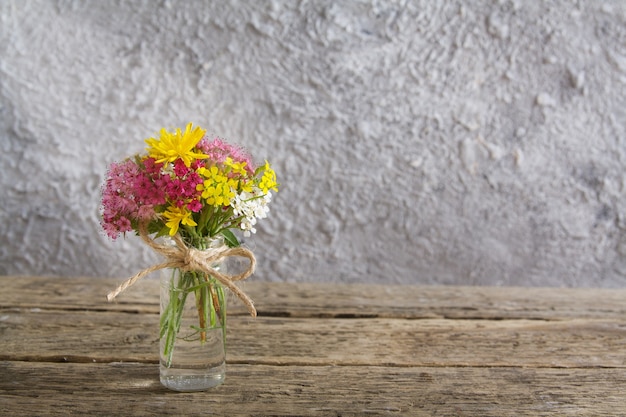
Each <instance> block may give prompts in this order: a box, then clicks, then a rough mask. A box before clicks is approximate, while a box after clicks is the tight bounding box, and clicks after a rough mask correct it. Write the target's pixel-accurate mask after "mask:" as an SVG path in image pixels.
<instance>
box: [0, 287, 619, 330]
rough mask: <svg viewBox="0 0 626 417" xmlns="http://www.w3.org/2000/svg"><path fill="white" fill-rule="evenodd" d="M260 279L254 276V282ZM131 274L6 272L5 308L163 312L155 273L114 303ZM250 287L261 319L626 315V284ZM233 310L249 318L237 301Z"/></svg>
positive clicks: (2, 300) (2, 299) (231, 306)
mask: <svg viewBox="0 0 626 417" xmlns="http://www.w3.org/2000/svg"><path fill="white" fill-rule="evenodd" d="M252 279H253V278H250V280H252ZM122 281H123V279H115V278H84V277H76V278H59V277H3V279H2V285H3V289H2V291H3V294H2V297H0V308H2V307H22V308H42V309H48V308H50V309H54V308H62V309H68V308H73V309H76V310H97V311H101V310H107V311H129V312H137V313H144V312H148V313H149V312H152V313H158V297H159V289H158V279H155V278H154V277H148V278H145V279H143V280H142V281H140V282H139V283H137V284H135V286H133V287H131V288H130V289H129V290H127V291H126V292H124V293H123V294H121V295H120V296H118V298H117V299H116V301H115V302H113V303H108V302H107V301H106V299H105V297H106V294H107V293H108V292H109V291H111V290H113V289H114V288H115V287H116V286H117V285H118V284H120V283H121V282H122ZM242 287H243V289H244V290H245V291H246V292H247V293H248V294H249V295H250V296H251V297H252V299H253V300H254V301H255V305H256V307H257V309H258V310H259V315H261V316H273V317H277V316H278V317H319V318H327V317H335V318H354V317H364V318H370V317H393V318H450V319H456V318H458V319H470V318H478V319H493V320H501V319H538V320H562V319H569V318H594V317H596V318H603V319H605V318H624V317H625V316H626V289H589V288H511V287H457V286H401V285H390V286H383V285H367V284H363V285H358V284H343V285H342V284H308V283H261V282H254V281H245V282H244V283H242ZM229 314H231V315H246V314H247V313H246V311H245V308H243V307H242V306H241V304H240V303H238V302H237V301H236V300H234V299H232V300H231V302H230V304H229Z"/></svg>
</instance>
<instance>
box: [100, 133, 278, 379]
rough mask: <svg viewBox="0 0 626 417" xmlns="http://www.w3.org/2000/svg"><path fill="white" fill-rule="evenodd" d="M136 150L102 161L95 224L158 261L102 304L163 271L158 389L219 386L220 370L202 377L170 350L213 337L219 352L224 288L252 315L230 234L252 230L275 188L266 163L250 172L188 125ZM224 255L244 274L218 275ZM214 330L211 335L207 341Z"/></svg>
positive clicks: (241, 156) (246, 159) (246, 161)
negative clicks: (105, 165)
mask: <svg viewBox="0 0 626 417" xmlns="http://www.w3.org/2000/svg"><path fill="white" fill-rule="evenodd" d="M146 143H147V145H148V147H147V148H146V151H147V153H146V154H141V155H135V156H134V157H132V158H128V159H126V160H124V161H122V162H119V163H113V164H111V166H110V168H109V171H108V175H107V178H106V182H105V185H104V187H103V190H102V209H103V210H102V211H103V212H102V222H101V223H102V226H103V228H104V230H105V232H106V234H107V235H108V236H109V237H111V238H112V239H116V238H117V237H119V236H120V235H121V234H125V233H127V232H130V231H134V232H136V233H137V234H138V235H139V236H140V237H141V238H142V239H143V240H144V242H146V243H147V244H148V245H149V246H150V247H152V248H153V249H154V250H155V251H156V252H158V253H160V254H161V255H163V256H164V257H165V261H164V262H163V263H160V264H158V265H154V266H152V267H150V268H147V269H145V270H143V271H141V272H139V273H137V274H135V275H134V276H133V277H131V278H129V279H128V280H126V281H125V282H124V283H123V284H121V285H120V286H119V287H118V288H117V289H116V290H115V291H112V292H111V293H110V294H109V295H108V296H107V298H108V299H109V301H111V300H113V299H114V298H115V297H116V296H117V295H118V294H119V293H120V292H122V291H124V290H125V289H126V288H128V287H129V286H130V285H132V284H133V283H134V282H136V281H137V280H139V279H141V278H142V277H144V276H146V275H147V274H149V273H151V272H153V271H156V270H161V269H164V270H167V271H168V274H167V275H164V279H163V281H162V288H161V319H160V332H159V336H160V341H161V343H160V346H161V347H160V349H161V382H162V383H164V385H166V386H168V387H170V388H172V389H176V390H200V389H205V388H207V387H209V386H214V385H217V384H219V383H221V382H222V381H223V379H224V372H223V369H222V370H220V371H219V372H220V373H219V375H218V376H217V377H216V376H215V375H210V372H209V371H206V372H204V371H202V369H198V368H206V367H208V368H211V367H214V365H215V361H214V360H213V361H212V362H211V361H209V362H210V363H209V362H207V361H203V360H202V359H197V360H192V359H184V358H182V359H180V360H178V359H177V355H178V354H177V351H178V350H180V354H181V355H182V354H183V353H184V352H183V351H185V349H187V348H184V347H183V344H184V343H188V342H192V343H193V348H189V349H188V350H187V351H188V352H192V353H191V354H196V355H201V353H198V352H200V351H198V350H197V349H202V348H203V346H204V345H207V344H209V342H210V341H211V340H214V339H215V340H217V342H215V341H214V344H215V343H217V344H218V345H220V344H221V348H222V349H223V346H224V343H225V330H226V298H225V291H224V287H226V288H228V289H230V290H231V291H232V292H233V293H234V294H235V295H236V296H237V297H238V298H239V299H240V300H242V301H243V302H244V304H245V305H246V307H247V308H248V310H249V312H250V314H251V315H253V316H254V315H256V310H255V308H254V305H253V304H252V301H251V300H250V298H249V297H248V296H247V295H246V294H245V293H244V292H243V291H241V290H240V289H239V288H238V287H237V286H236V285H235V281H238V280H242V279H245V278H247V277H248V276H249V275H251V274H252V273H253V272H254V268H255V265H256V261H255V258H254V254H253V253H252V252H251V251H249V250H248V249H246V248H244V247H241V246H240V243H239V240H238V238H237V236H236V235H235V233H234V232H233V231H235V230H240V231H241V232H242V233H243V234H244V236H249V235H250V233H255V232H256V229H255V225H256V222H257V219H261V218H265V217H267V213H268V211H269V204H270V202H271V198H272V191H278V183H277V182H276V174H275V173H274V170H273V169H272V168H271V166H270V164H269V162H267V161H265V163H264V164H262V165H260V166H258V167H255V165H254V164H253V162H252V160H251V158H250V156H249V155H248V154H247V153H246V152H245V151H243V150H242V149H241V148H239V147H237V146H234V145H230V144H228V143H226V142H224V141H222V140H221V139H219V138H217V139H210V138H208V137H207V136H205V130H203V129H201V128H200V127H193V125H192V124H191V123H189V124H188V125H187V126H186V128H185V130H184V131H182V130H181V129H176V130H175V131H174V132H170V131H168V130H166V129H162V130H161V132H160V135H159V137H157V138H149V139H147V140H146ZM230 256H240V257H244V258H247V259H248V260H249V266H248V268H247V269H246V270H245V271H244V272H242V273H240V274H238V275H228V274H227V273H226V271H224V269H223V262H222V261H223V260H225V259H226V258H228V257H230ZM192 299H193V300H194V301H193V303H192V304H193V312H194V316H195V318H194V319H193V321H192V322H186V321H185V320H186V319H185V318H184V317H185V309H186V307H185V306H186V305H189V304H190V302H191V301H190V300H192ZM183 327H187V328H186V329H185V331H186V332H187V333H185V334H184V335H182V329H183ZM214 330H219V331H220V335H219V337H217V338H215V337H214V336H211V335H212V333H214ZM198 346H200V347H198ZM218 348H219V346H218ZM193 352H195V353H193ZM218 356H219V355H218ZM222 356H223V355H222ZM218 363H219V360H218ZM221 366H222V368H223V360H222V362H221ZM186 369H192V371H186ZM220 369H221V368H220ZM207 372H209V373H207ZM216 381H217V382H216Z"/></svg>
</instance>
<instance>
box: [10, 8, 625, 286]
mask: <svg viewBox="0 0 626 417" xmlns="http://www.w3.org/2000/svg"><path fill="white" fill-rule="evenodd" d="M0 19H1V20H0V77H1V79H0V83H1V85H0V106H1V107H0V149H1V152H0V164H1V169H0V182H1V185H2V188H1V191H0V199H1V207H0V235H1V237H2V239H3V242H2V246H1V247H0V273H1V274H46V275H61V274H63V275H87V276H116V277H124V276H128V275H130V274H132V273H134V272H136V271H137V270H139V269H140V268H142V267H145V266H148V265H149V264H150V263H151V262H153V261H154V260H156V256H154V255H153V254H151V253H150V251H149V250H148V249H146V248H145V247H144V246H143V245H142V244H141V243H140V242H139V241H138V239H136V238H135V237H130V238H127V239H126V240H119V241H117V242H109V241H108V240H107V238H106V237H104V235H103V234H102V232H101V231H100V227H99V224H98V210H99V187H100V184H101V183H102V180H103V176H104V174H105V171H106V166H107V164H109V163H110V162H111V161H114V160H119V159H121V158H123V157H125V156H127V155H130V154H131V153H134V152H138V151H141V150H142V149H143V147H144V144H143V139H145V138H147V137H149V136H151V135H153V134H154V133H155V132H156V131H158V130H159V129H160V128H161V127H173V126H184V125H185V124H186V123H187V122H188V121H193V122H195V123H197V124H201V125H203V126H204V127H207V128H208V129H209V131H211V132H213V133H215V134H218V135H220V136H222V137H224V138H226V139H228V140H230V141H231V142H235V143H240V144H243V145H245V146H246V147H247V148H248V149H249V150H250V151H251V152H252V154H253V155H256V156H258V158H259V159H261V160H262V159H263V158H266V157H267V158H269V159H270V160H271V161H272V162H273V164H274V165H275V168H276V171H277V173H278V175H279V180H280V182H281V183H282V184H283V187H282V190H281V191H280V192H279V193H278V195H277V196H276V198H275V200H274V202H273V206H272V212H271V213H270V218H269V219H267V220H264V221H262V222H261V223H260V225H259V228H258V229H259V231H258V233H257V235H256V236H254V237H253V238H252V239H249V240H248V241H247V243H248V245H249V246H250V247H252V249H254V250H255V252H256V254H257V256H258V258H259V268H258V272H257V274H256V278H255V279H257V280H285V281H339V282H378V283H384V282H390V283H444V284H452V283H455V284H496V285H556V286H560V285H564V286H592V285H593V286H603V287H623V286H624V285H626V198H625V187H626V174H625V172H624V166H625V162H626V128H625V121H626V106H625V104H626V103H625V100H626V99H625V95H624V91H625V90H626V6H625V2H623V1H620V0H615V1H610V0H605V1H595V0H588V1H565V0H552V1H550V0H546V1H539V0H531V1H507V0H503V1H486V0H472V1H431V0H420V1H417V0H416V1H398V2H384V1H374V0H371V1H335V0H319V1H284V2H283V1H226V2H222V1H219V2H218V1H215V2H206V1H160V2H156V1H147V0H146V1H70V0H48V1H43V0H25V1H22V0H3V1H1V2H0Z"/></svg>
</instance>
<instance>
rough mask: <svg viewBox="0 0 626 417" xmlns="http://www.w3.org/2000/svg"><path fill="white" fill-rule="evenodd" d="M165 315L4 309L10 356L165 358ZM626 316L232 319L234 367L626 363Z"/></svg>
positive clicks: (4, 351)
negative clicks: (161, 338)
mask: <svg viewBox="0 0 626 417" xmlns="http://www.w3.org/2000/svg"><path fill="white" fill-rule="evenodd" d="M157 326H158V315H156V314H152V315H147V314H130V313H118V312H89V311H88V312H73V311H32V312H26V311H24V310H20V311H17V310H3V311H1V312H0V359H3V360H25V361H78V362H91V361H97V362H111V361H133V362H156V361H157V353H158V340H157ZM625 346H626V318H625V319H623V320H616V319H604V320H600V319H572V320H563V321H537V320H474V319H467V320H450V319H420V320H407V319H386V318H372V319H302V318H273V317H259V318H256V319H252V318H249V317H246V316H238V317H231V318H230V320H229V323H228V360H229V362H231V363H259V364H280V365H325V364H327V365H333V364H340V365H359V366H363V365H378V366H385V365H389V366H523V367H624V368H626V348H625Z"/></svg>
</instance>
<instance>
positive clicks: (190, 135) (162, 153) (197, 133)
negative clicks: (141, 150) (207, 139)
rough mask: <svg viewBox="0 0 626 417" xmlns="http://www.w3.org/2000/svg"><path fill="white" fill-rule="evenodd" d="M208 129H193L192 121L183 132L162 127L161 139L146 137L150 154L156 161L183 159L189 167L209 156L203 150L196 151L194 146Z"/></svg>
mask: <svg viewBox="0 0 626 417" xmlns="http://www.w3.org/2000/svg"><path fill="white" fill-rule="evenodd" d="M205 132H206V130H204V129H201V128H200V127H198V126H196V128H195V129H192V123H189V124H188V125H187V127H186V128H185V132H184V133H183V132H181V130H180V128H177V129H176V131H175V132H174V133H171V132H168V131H167V130H165V129H161V137H160V138H159V139H155V138H150V139H146V143H147V144H148V147H147V148H146V150H147V151H148V155H149V156H150V157H151V158H154V159H155V162H156V163H162V162H170V163H171V162H174V161H176V160H177V159H179V158H180V159H182V161H183V162H184V163H185V166H187V167H189V166H190V165H191V163H192V162H193V161H194V160H196V159H205V158H208V156H207V155H205V154H203V153H202V152H194V151H193V149H194V147H195V146H196V145H197V144H198V142H200V140H201V139H202V137H203V136H204V133H205Z"/></svg>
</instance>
